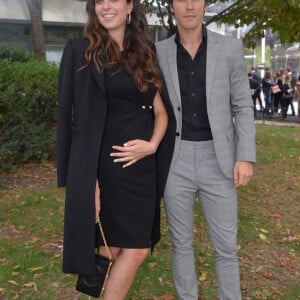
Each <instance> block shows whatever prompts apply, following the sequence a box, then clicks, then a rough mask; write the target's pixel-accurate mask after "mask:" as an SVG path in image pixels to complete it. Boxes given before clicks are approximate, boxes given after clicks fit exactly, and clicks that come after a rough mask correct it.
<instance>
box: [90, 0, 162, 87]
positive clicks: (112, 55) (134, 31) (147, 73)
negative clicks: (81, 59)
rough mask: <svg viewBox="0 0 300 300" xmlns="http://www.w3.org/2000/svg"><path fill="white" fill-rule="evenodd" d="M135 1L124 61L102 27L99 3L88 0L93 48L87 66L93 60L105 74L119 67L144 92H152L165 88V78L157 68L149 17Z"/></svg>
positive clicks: (91, 45)
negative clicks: (107, 68) (127, 73)
mask: <svg viewBox="0 0 300 300" xmlns="http://www.w3.org/2000/svg"><path fill="white" fill-rule="evenodd" d="M126 1H127V3H130V1H133V10H132V12H131V22H130V24H126V29H125V36H124V41H123V46H124V49H125V51H126V59H125V60H124V59H121V53H120V49H119V47H118V45H117V43H116V42H115V41H114V40H113V39H112V38H111V36H110V35H109V33H108V31H107V30H106V29H105V28H104V27H103V26H102V25H101V24H100V22H99V21H98V18H97V15H96V12H95V0H87V2H86V11H87V13H88V21H87V23H86V26H85V36H86V37H87V38H88V39H89V41H90V45H89V47H88V48H87V50H86V53H85V56H86V60H87V65H88V64H89V63H91V61H93V62H94V63H95V65H96V67H97V69H98V71H102V70H103V68H104V67H106V66H113V65H118V70H120V68H125V69H127V70H128V72H129V73H130V74H132V76H133V78H134V80H135V81H136V83H137V85H138V88H139V90H140V91H141V92H145V91H147V90H148V88H149V86H150V85H152V86H154V87H155V88H157V89H158V90H160V88H161V75H160V71H159V68H158V66H157V59H156V55H155V53H154V51H153V49H152V48H151V45H150V43H149V41H148V39H147V36H148V25H147V20H146V17H145V14H144V12H143V9H142V6H141V4H140V3H139V0H126ZM101 57H105V60H106V61H108V63H105V65H103V60H101Z"/></svg>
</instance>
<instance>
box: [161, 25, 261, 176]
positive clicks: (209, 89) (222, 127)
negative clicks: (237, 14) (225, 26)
mask: <svg viewBox="0 0 300 300" xmlns="http://www.w3.org/2000/svg"><path fill="white" fill-rule="evenodd" d="M156 51H157V56H158V62H159V66H160V68H161V70H162V72H163V74H164V77H165V81H166V84H167V88H168V92H169V96H170V99H171V102H172V105H173V108H174V112H175V116H176V121H177V135H178V136H177V138H176V142H175V149H174V154H173V159H172V164H174V162H175V161H176V159H177V156H178V151H179V146H180V142H181V138H180V135H181V128H182V109H181V97H180V86H179V81H178V70H177V45H176V43H175V35H173V36H171V37H170V38H168V39H166V40H163V41H160V42H158V43H156ZM206 95H207V97H206V98H207V99H206V101H207V113H208V119H209V123H210V127H211V131H212V135H213V142H214V146H215V151H216V156H217V160H218V163H219V165H220V168H221V169H222V171H223V173H224V174H225V175H226V176H227V177H229V178H232V177H233V168H234V164H235V162H236V161H250V162H255V159H256V151H255V123H254V113H253V102H252V98H251V92H250V86H249V80H248V75H247V71H246V67H245V64H244V57H243V47H242V43H241V41H240V40H237V39H234V38H229V37H224V36H222V35H220V34H217V33H214V32H212V31H210V30H207V64H206ZM171 168H172V165H171Z"/></svg>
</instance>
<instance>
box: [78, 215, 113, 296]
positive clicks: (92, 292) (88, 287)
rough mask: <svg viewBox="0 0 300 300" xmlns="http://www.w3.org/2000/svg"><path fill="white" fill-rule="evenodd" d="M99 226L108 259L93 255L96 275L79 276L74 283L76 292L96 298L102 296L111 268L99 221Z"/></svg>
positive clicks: (109, 255) (107, 248)
mask: <svg viewBox="0 0 300 300" xmlns="http://www.w3.org/2000/svg"><path fill="white" fill-rule="evenodd" d="M96 223H97V224H98V225H99V229H100V232H101V236H102V239H103V241H104V245H105V249H106V252H107V254H108V258H107V257H105V256H102V255H100V254H96V255H95V264H96V274H95V275H82V274H79V275H78V278H77V283H76V290H77V291H79V292H81V293H83V294H87V295H89V296H92V297H94V298H98V297H99V296H102V294H103V292H104V288H105V283H106V280H107V278H108V275H109V272H110V269H111V266H112V256H111V252H110V249H109V247H108V245H107V242H106V239H105V236H104V232H103V229H102V225H101V222H100V220H97V222H96Z"/></svg>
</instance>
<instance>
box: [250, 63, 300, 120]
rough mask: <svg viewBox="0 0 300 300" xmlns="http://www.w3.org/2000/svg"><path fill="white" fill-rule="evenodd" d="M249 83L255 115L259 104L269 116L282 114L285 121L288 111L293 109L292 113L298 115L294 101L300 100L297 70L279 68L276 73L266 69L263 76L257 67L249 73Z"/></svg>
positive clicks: (299, 77) (299, 81)
mask: <svg viewBox="0 0 300 300" xmlns="http://www.w3.org/2000/svg"><path fill="white" fill-rule="evenodd" d="M248 76H249V84H250V88H251V94H252V99H253V104H254V115H255V116H256V114H257V104H258V105H259V107H260V110H261V111H263V113H264V114H265V115H266V117H267V118H270V117H272V116H276V115H280V116H281V118H282V120H283V121H286V120H287V112H288V111H289V108H290V109H291V115H292V116H295V115H296V110H295V106H294V102H295V101H296V102H298V121H299V122H300V116H299V102H300V74H297V72H296V70H293V71H292V70H290V69H289V68H287V69H286V70H285V72H284V70H283V69H282V68H280V69H277V70H276V72H275V75H273V72H272V70H271V69H268V68H267V69H266V70H265V75H264V77H263V78H261V76H260V75H259V74H258V72H257V70H256V68H255V67H252V68H251V70H250V71H249V73H248Z"/></svg>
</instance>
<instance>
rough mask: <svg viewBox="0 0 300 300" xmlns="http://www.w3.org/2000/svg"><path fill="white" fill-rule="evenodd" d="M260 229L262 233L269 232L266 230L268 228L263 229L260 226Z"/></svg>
mask: <svg viewBox="0 0 300 300" xmlns="http://www.w3.org/2000/svg"><path fill="white" fill-rule="evenodd" d="M260 231H261V232H262V233H269V231H268V230H266V229H263V228H261V229H260Z"/></svg>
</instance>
